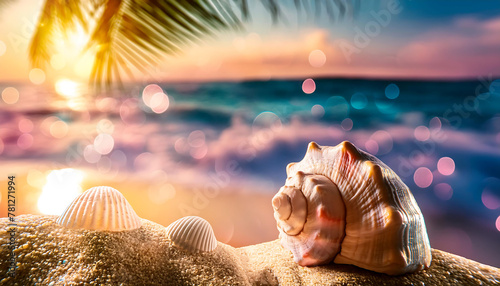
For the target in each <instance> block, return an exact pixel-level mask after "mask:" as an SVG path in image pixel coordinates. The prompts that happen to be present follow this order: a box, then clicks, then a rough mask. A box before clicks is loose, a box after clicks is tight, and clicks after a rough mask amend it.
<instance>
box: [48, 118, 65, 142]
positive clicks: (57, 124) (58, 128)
mask: <svg viewBox="0 0 500 286" xmlns="http://www.w3.org/2000/svg"><path fill="white" fill-rule="evenodd" d="M49 132H50V135H52V137H54V138H58V139H59V138H63V137H64V136H66V135H67V134H68V124H66V122H64V121H62V120H56V121H54V122H53V123H52V124H51V125H50V131H49Z"/></svg>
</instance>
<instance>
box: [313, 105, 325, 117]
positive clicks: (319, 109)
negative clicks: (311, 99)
mask: <svg viewBox="0 0 500 286" xmlns="http://www.w3.org/2000/svg"><path fill="white" fill-rule="evenodd" d="M311 114H312V115H313V116H314V117H318V118H321V117H323V116H324V115H325V109H324V108H323V106H321V105H320V104H315V105H313V107H311Z"/></svg>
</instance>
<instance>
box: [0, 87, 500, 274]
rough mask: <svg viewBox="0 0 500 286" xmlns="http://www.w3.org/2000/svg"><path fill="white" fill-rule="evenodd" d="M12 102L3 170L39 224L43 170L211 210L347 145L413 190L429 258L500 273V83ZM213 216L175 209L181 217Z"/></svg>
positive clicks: (143, 90) (2, 119)
mask: <svg viewBox="0 0 500 286" xmlns="http://www.w3.org/2000/svg"><path fill="white" fill-rule="evenodd" d="M159 87H161V89H159ZM6 88H11V89H10V91H9V92H10V93H12V92H14V91H13V90H12V89H15V91H17V92H18V99H17V100H15V102H14V103H12V104H7V103H5V102H1V103H0V161H1V167H0V168H1V170H2V174H10V173H16V174H19V175H21V174H26V179H25V180H26V184H27V186H28V187H31V188H33V190H38V193H37V192H36V191H33V192H32V195H31V197H27V198H26V199H25V200H24V204H25V205H24V207H23V209H24V211H25V212H26V213H27V212H29V213H40V209H41V208H40V209H39V208H37V207H36V203H37V200H38V197H39V196H40V191H41V190H42V188H43V186H44V184H45V186H46V185H47V184H48V183H47V179H45V175H46V173H47V170H56V169H62V168H72V169H77V170H82V171H84V172H87V173H91V174H94V175H93V176H94V177H93V178H94V179H93V181H96V182H98V181H99V178H102V180H106V181H111V182H113V181H116V182H121V183H122V184H126V183H127V182H128V180H134V179H137V180H140V179H145V178H146V179H147V182H148V183H149V184H151V185H154V186H158V188H156V187H155V188H156V189H154V190H153V189H151V188H149V189H138V190H136V192H138V193H144V194H145V193H147V194H148V195H147V196H148V197H149V198H150V200H151V201H154V203H155V204H157V205H160V206H162V205H168V202H169V200H174V199H175V197H176V196H177V195H180V191H179V190H177V191H176V189H175V188H176V186H184V189H186V190H187V192H188V193H189V192H192V193H189V194H190V196H197V195H199V194H197V193H196V192H197V191H200V190H201V192H202V193H203V194H204V197H203V198H204V199H205V200H208V201H210V200H214V201H215V200H217V197H218V196H220V195H221V194H223V193H225V192H236V193H237V192H238V190H244V193H245V194H248V193H255V194H258V195H264V196H272V195H273V194H274V193H276V192H277V190H278V189H279V187H280V186H281V185H282V184H283V183H284V181H285V179H286V178H285V176H286V175H285V167H286V165H287V164H288V163H290V162H296V161H299V160H301V159H302V157H303V156H304V154H305V151H306V148H307V144H308V143H309V142H310V141H316V142H317V143H318V144H320V145H336V144H338V143H340V142H342V141H344V140H349V141H351V142H353V143H354V144H355V145H356V146H357V147H358V148H361V149H364V150H366V151H368V152H370V153H372V154H374V155H376V156H377V157H379V158H380V159H381V160H382V161H384V162H385V163H386V164H387V165H388V166H390V167H391V168H392V169H393V170H394V171H395V172H396V173H397V174H399V176H400V177H401V178H402V180H403V181H404V182H405V183H406V184H407V185H408V186H409V187H410V189H411V190H412V192H413V194H414V196H415V198H416V200H417V202H418V204H419V206H420V208H421V210H422V212H423V214H424V217H425V219H426V224H427V227H428V232H429V236H430V240H431V245H432V247H433V248H438V249H441V250H445V251H449V252H452V253H456V254H459V255H462V256H465V257H468V258H471V259H475V260H478V261H480V262H483V263H486V264H490V265H494V266H497V267H500V81H493V80H492V79H481V80H476V81H446V82H442V81H388V80H364V79H316V80H314V81H312V80H308V81H306V82H303V81H298V80H272V81H248V82H228V83H225V82H217V83H157V84H150V85H146V84H144V85H139V84H133V85H130V86H128V87H127V88H126V90H127V92H126V93H125V92H119V91H117V92H115V93H114V94H112V95H110V94H101V95H99V96H97V97H90V96H89V95H85V94H84V92H79V91H78V88H74V90H66V92H64V89H63V91H62V92H61V91H59V94H62V95H58V94H57V93H56V92H55V91H54V90H51V89H47V90H44V89H41V88H38V89H34V88H33V87H32V86H27V85H20V84H15V83H4V84H0V90H5V89H6ZM162 92H163V93H162ZM306 92H307V93H306ZM13 96H14V97H15V92H14V95H13ZM4 101H5V98H4ZM42 175H43V177H44V179H43V180H42V179H40V177H42ZM2 179H3V178H2ZM166 186H167V187H166ZM241 192H243V191H241ZM5 199H6V196H5V195H4V194H2V210H1V212H2V213H1V214H2V216H5V213H4V209H5V208H4V207H3V205H4V204H5ZM21 203H22V202H21ZM206 204H208V203H199V204H197V203H196V202H193V204H191V205H189V206H186V207H183V206H182V205H177V206H172V205H169V207H170V208H172V209H171V210H170V211H171V212H175V213H176V214H179V215H181V214H182V215H184V214H189V212H193V211H201V210H200V208H202V207H203V206H204V205H206ZM143 207H144V208H145V209H146V208H148V206H147V205H144V206H143ZM269 208H270V202H269V203H266V205H263V206H255V208H251V207H249V208H248V209H253V211H254V212H259V211H260V209H266V211H269ZM144 212H146V210H145V211H144ZM138 213H141V210H138ZM241 215H242V216H243V217H242V219H245V218H246V217H251V216H252V213H246V214H241ZM268 219H269V220H272V221H271V224H273V221H274V220H273V218H272V216H270V217H269V218H268ZM235 231H236V230H235ZM267 231H268V230H267V229H265V228H263V229H262V232H267ZM274 236H276V237H277V235H276V233H275V232H271V233H270V234H268V235H267V236H266V235H262V237H264V238H269V237H274ZM228 241H229V243H230V244H231V239H230V238H229V239H228ZM234 244H238V242H234Z"/></svg>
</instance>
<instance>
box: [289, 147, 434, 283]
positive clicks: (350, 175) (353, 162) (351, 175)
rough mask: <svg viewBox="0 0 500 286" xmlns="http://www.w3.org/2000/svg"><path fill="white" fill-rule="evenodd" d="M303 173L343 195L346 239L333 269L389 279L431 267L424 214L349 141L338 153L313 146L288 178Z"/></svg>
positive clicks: (380, 165) (386, 172)
mask: <svg viewBox="0 0 500 286" xmlns="http://www.w3.org/2000/svg"><path fill="white" fill-rule="evenodd" d="M299 172H303V173H306V174H316V175H322V176H325V177H327V178H328V179H330V180H331V181H332V182H333V183H334V184H335V185H336V186H337V187H338V189H339V190H340V194H341V196H342V199H343V201H344V204H345V209H346V214H345V237H344V239H343V240H342V245H341V250H340V253H339V254H337V256H336V257H335V259H334V262H335V263H340V264H353V265H356V266H359V267H361V268H365V269H369V270H372V271H376V272H381V273H387V274H391V275H395V274H402V273H406V272H414V271H417V270H421V269H424V268H427V267H429V265H430V263H431V259H432V256H431V248H430V243H429V239H428V237H427V231H426V228H425V222H424V218H423V216H422V213H421V211H420V209H419V207H418V205H417V203H416V201H415V199H414V198H413V195H412V194H411V192H410V190H409V189H408V187H407V186H406V185H405V184H404V183H403V181H402V180H401V179H400V178H399V177H398V175H396V173H394V171H393V170H391V169H390V168H389V167H388V166H386V165H385V164H384V163H383V162H382V161H380V160H379V159H377V158H375V157H374V156H372V155H370V154H368V153H366V152H364V151H361V150H359V149H357V148H356V147H355V146H354V145H352V144H351V143H350V142H347V141H344V142H342V143H340V144H339V145H337V146H335V147H327V146H324V147H322V146H319V145H318V144H316V143H314V142H311V143H310V144H309V147H308V150H307V153H306V155H305V157H304V158H303V159H302V161H300V162H298V163H292V164H289V165H288V167H287V175H288V177H291V176H295V175H296V174H297V173H299ZM306 197H307V196H306Z"/></svg>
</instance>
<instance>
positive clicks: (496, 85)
mask: <svg viewBox="0 0 500 286" xmlns="http://www.w3.org/2000/svg"><path fill="white" fill-rule="evenodd" d="M489 91H490V93H491V94H494V95H500V79H497V80H494V81H492V82H491V83H490V87H489Z"/></svg>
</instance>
